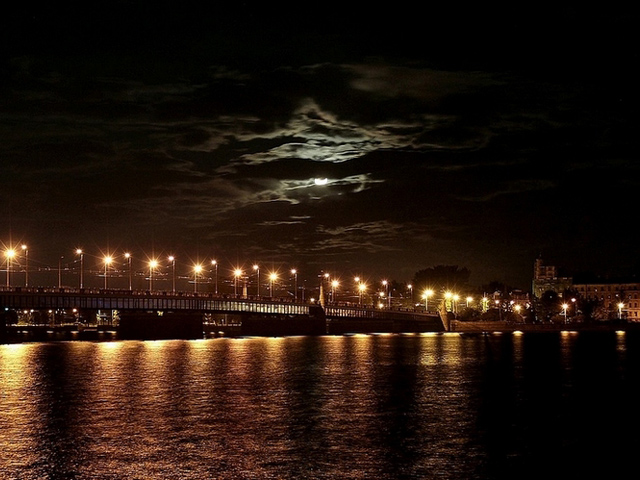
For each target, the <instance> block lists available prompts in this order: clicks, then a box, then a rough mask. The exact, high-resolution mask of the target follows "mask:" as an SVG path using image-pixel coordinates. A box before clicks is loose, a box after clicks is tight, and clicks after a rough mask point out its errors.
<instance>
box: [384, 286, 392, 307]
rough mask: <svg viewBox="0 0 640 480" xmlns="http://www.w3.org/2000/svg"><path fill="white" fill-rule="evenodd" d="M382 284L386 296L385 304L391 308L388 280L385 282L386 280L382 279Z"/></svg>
mask: <svg viewBox="0 0 640 480" xmlns="http://www.w3.org/2000/svg"><path fill="white" fill-rule="evenodd" d="M382 285H383V286H384V293H385V295H386V296H387V306H388V307H389V308H391V295H389V282H387V281H386V280H383V281H382Z"/></svg>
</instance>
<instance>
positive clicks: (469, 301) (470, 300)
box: [467, 297, 473, 308]
mask: <svg viewBox="0 0 640 480" xmlns="http://www.w3.org/2000/svg"><path fill="white" fill-rule="evenodd" d="M472 301H473V298H472V297H467V308H469V304H470V303H471V302H472Z"/></svg>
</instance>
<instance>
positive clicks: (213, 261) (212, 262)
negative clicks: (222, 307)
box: [211, 260, 218, 295]
mask: <svg viewBox="0 0 640 480" xmlns="http://www.w3.org/2000/svg"><path fill="white" fill-rule="evenodd" d="M211 265H213V266H214V267H216V295H217V294H218V262H217V261H216V260H211Z"/></svg>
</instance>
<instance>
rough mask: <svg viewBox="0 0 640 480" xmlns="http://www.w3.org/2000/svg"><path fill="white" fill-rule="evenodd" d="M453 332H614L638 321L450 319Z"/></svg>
mask: <svg viewBox="0 0 640 480" xmlns="http://www.w3.org/2000/svg"><path fill="white" fill-rule="evenodd" d="M449 331H450V332H453V333H500V332H505V333H509V332H616V331H623V332H628V331H638V332H640V323H629V322H613V321H610V322H592V323H535V324H534V323H507V322H462V321H459V320H452V321H451V328H450V330H449Z"/></svg>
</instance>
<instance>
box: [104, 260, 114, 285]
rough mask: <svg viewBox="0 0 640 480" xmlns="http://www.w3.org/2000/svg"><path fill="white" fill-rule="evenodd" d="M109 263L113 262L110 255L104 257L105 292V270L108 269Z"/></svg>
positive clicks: (105, 276) (105, 283)
mask: <svg viewBox="0 0 640 480" xmlns="http://www.w3.org/2000/svg"><path fill="white" fill-rule="evenodd" d="M111 262H113V258H112V257H111V256H110V255H107V256H106V257H104V288H105V290H106V289H107V273H108V271H107V268H108V267H109V265H110V264H111Z"/></svg>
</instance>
